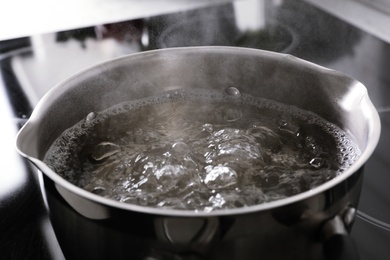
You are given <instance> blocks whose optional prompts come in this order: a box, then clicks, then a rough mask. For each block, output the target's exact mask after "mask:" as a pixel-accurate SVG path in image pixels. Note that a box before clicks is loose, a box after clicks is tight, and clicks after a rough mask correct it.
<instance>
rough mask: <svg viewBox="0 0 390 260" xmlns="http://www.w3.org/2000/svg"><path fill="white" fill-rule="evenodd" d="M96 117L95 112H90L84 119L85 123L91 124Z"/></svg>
mask: <svg viewBox="0 0 390 260" xmlns="http://www.w3.org/2000/svg"><path fill="white" fill-rule="evenodd" d="M96 116H97V113H95V112H91V113H89V114H88V115H87V117H86V118H85V121H86V122H91V121H92V120H94V119H95V118H96Z"/></svg>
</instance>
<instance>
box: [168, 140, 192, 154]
mask: <svg viewBox="0 0 390 260" xmlns="http://www.w3.org/2000/svg"><path fill="white" fill-rule="evenodd" d="M189 152H190V148H189V147H188V145H187V144H186V143H184V142H176V143H174V144H173V145H172V150H171V154H172V155H173V156H175V157H176V158H182V157H184V156H185V155H187V154H188V153H189Z"/></svg>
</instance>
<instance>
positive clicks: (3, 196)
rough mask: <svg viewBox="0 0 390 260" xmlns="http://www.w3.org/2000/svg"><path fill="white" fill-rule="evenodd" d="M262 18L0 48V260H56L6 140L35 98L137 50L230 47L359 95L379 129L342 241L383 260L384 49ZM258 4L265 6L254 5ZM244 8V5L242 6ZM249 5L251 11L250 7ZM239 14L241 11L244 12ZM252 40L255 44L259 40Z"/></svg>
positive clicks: (323, 29) (319, 24) (339, 30)
mask: <svg viewBox="0 0 390 260" xmlns="http://www.w3.org/2000/svg"><path fill="white" fill-rule="evenodd" d="M260 2H261V3H262V5H261V6H260V7H261V10H263V12H261V13H257V14H256V13H255V14H253V15H254V17H256V15H261V16H262V17H263V18H262V19H260V20H259V19H258V20H256V19H254V21H252V22H251V23H249V24H245V23H243V24H241V25H240V28H241V30H242V31H244V30H245V28H251V29H252V30H254V31H255V32H256V33H255V34H254V36H253V35H250V34H244V33H243V32H242V31H240V30H237V29H236V27H234V26H233V25H232V24H231V21H232V19H233V17H234V18H235V23H236V24H237V23H240V22H242V21H240V17H239V14H238V13H237V9H234V8H233V4H222V5H215V6H212V7H206V8H202V9H198V10H191V11H186V12H185V11H183V12H180V13H173V14H169V15H161V16H155V17H149V18H147V19H146V18H145V19H139V20H133V21H127V22H123V23H117V24H109V25H97V26H95V27H89V28H82V29H79V30H72V31H66V32H57V33H52V34H45V35H37V36H33V37H29V38H23V39H16V40H10V41H4V42H0V69H1V71H0V79H1V84H2V86H1V92H0V94H1V99H2V100H0V101H1V102H0V103H1V104H2V107H1V109H0V111H1V112H0V113H1V114H0V115H1V119H2V121H4V128H3V129H6V130H7V131H5V132H4V133H5V134H2V135H1V137H0V138H1V139H2V142H1V143H2V145H1V147H0V149H1V152H2V156H1V158H2V163H4V165H6V166H7V167H3V170H2V171H1V173H0V234H1V235H0V252H1V258H2V259H64V255H63V253H62V250H61V248H60V246H59V243H58V241H57V238H56V236H55V234H54V231H53V228H52V226H51V222H50V219H49V215H48V212H47V209H46V207H45V203H44V201H43V200H42V196H41V191H40V183H41V182H40V178H42V176H40V175H39V174H37V173H36V170H35V168H33V167H32V166H31V165H30V164H29V163H27V162H26V161H25V160H24V159H22V158H21V157H20V156H19V155H18V154H16V151H15V147H14V139H15V135H16V132H17V130H18V128H19V127H20V126H21V125H22V124H23V121H24V120H25V119H26V118H28V117H29V115H30V114H31V112H32V110H33V108H34V107H35V106H36V104H37V102H38V101H39V99H40V98H41V97H42V96H43V95H44V94H45V93H46V92H47V91H48V90H49V89H50V88H51V87H53V86H54V85H55V84H56V83H58V82H59V81H61V80H63V79H65V78H66V77H68V76H70V75H72V74H73V73H76V72H77V71H79V70H81V69H83V68H85V67H88V66H91V65H93V64H95V63H98V62H102V61H104V60H107V59H111V58H114V57H118V56H120V55H125V54H131V53H135V52H139V51H145V50H151V49H158V48H167V47H176V46H190V45H230V46H244V47H252V48H259V49H267V50H271V51H278V52H284V53H289V54H292V55H295V56H297V57H300V58H303V59H306V60H309V61H312V62H315V63H318V64H320V65H323V66H325V67H328V68H331V69H336V70H339V71H341V72H344V73H346V74H348V75H350V76H352V77H354V78H356V79H357V80H359V81H361V82H362V83H363V84H364V85H365V86H366V87H367V89H368V93H369V95H370V97H371V99H372V102H373V103H374V105H375V106H376V108H377V110H378V112H379V115H380V118H381V123H382V133H381V139H380V141H379V145H378V147H377V149H376V151H375V152H374V154H373V156H372V157H371V158H370V159H369V161H368V162H367V164H366V167H365V176H364V184H363V190H362V194H361V199H360V204H359V208H358V214H357V217H356V220H355V223H354V226H353V228H352V232H351V236H352V238H353V239H354V240H355V243H356V245H357V248H358V250H359V253H360V255H361V259H363V260H371V259H390V248H389V247H388V244H389V242H390V207H389V205H390V189H389V188H388V187H389V184H390V174H389V173H388V169H389V168H390V165H389V162H390V153H389V151H388V149H389V148H388V147H389V145H390V98H389V97H390V74H389V73H388V72H387V70H388V67H389V65H390V45H389V44H387V43H385V42H383V41H381V40H379V39H378V38H376V37H374V36H372V35H370V34H368V33H366V32H364V31H361V30H359V29H357V28H355V27H353V26H351V25H349V24H347V23H346V22H343V21H342V20H340V19H337V18H334V17H333V16H331V15H329V14H327V13H325V12H323V11H321V10H319V9H317V8H315V7H313V6H310V5H309V4H307V3H304V2H299V1H294V2H293V3H292V1H285V2H283V1H265V2H263V1H259V3H260ZM264 3H265V4H264ZM252 4H253V2H252ZM260 7H259V5H256V8H260ZM247 10H248V9H247ZM259 37H262V38H261V39H262V40H261V41H259Z"/></svg>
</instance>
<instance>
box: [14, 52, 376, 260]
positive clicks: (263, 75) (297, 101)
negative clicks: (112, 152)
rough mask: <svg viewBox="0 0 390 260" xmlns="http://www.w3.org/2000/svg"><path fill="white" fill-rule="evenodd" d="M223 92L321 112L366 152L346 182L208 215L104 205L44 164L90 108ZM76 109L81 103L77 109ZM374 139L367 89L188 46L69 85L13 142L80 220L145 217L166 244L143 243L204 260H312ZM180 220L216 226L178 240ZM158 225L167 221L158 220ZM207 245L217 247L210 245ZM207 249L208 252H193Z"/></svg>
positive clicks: (277, 58)
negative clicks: (174, 93)
mask: <svg viewBox="0 0 390 260" xmlns="http://www.w3.org/2000/svg"><path fill="white" fill-rule="evenodd" d="M146 75H147V76H146ZM228 86H235V87H237V88H238V89H239V90H240V92H241V93H245V94H250V95H253V96H259V97H264V98H268V99H272V100H275V101H278V102H281V103H286V104H289V105H294V106H297V107H299V108H301V109H305V110H310V111H312V112H314V113H317V114H318V115H320V116H322V117H323V118H325V119H327V120H328V121H330V122H332V123H334V124H337V125H338V126H339V127H341V128H343V129H345V130H346V131H347V132H349V133H350V134H351V135H352V136H353V138H354V139H355V140H356V142H357V144H358V145H359V147H360V149H361V150H362V156H361V158H360V159H359V160H358V161H357V162H356V163H355V164H354V165H353V166H352V167H351V168H350V169H349V170H347V171H346V172H344V173H343V174H342V175H340V176H338V177H336V178H335V179H333V180H331V181H329V182H327V183H325V184H323V185H321V186H319V187H317V188H315V189H313V190H311V191H308V192H304V193H302V194H299V195H296V196H292V197H290V198H287V199H282V200H279V201H275V202H271V203H266V204H263V205H257V206H251V207H246V208H239V209H231V210H225V211H215V212H211V213H205V212H200V213H195V212H191V211H180V210H169V209H156V208H147V207H140V206H135V205H129V204H123V203H120V202H116V201H112V200H109V199H106V198H102V197H100V196H98V195H95V194H92V193H89V192H87V191H85V190H82V189H80V188H78V187H76V186H74V185H72V184H70V183H68V182H66V181H65V180H64V179H62V178H61V177H59V176H58V175H57V174H56V173H54V172H53V171H52V170H51V169H50V168H49V167H47V166H46V165H45V164H44V163H43V162H42V161H41V160H42V158H43V156H44V154H45V152H46V151H47V149H48V148H49V146H50V144H51V143H52V142H53V141H54V140H55V139H56V137H57V136H58V135H59V134H60V133H61V132H62V131H63V130H64V129H66V128H68V127H70V126H72V125H73V124H75V123H76V122H78V121H79V120H81V119H82V118H83V117H84V116H85V115H87V114H88V113H89V112H91V111H100V110H103V109H105V108H107V107H110V106H112V105H114V104H117V103H119V102H122V101H126V100H132V99H139V98H142V97H147V96H151V95H155V94H158V93H162V92H164V91H165V90H172V89H179V88H190V89H192V90H194V89H199V90H202V89H204V90H207V89H208V88H212V89H213V90H215V91H221V92H224V91H225V90H226V88H227V87H228ZM75 103H77V104H79V105H78V106H77V107H75V106H74V104H75ZM379 134H380V122H379V117H378V114H377V112H376V110H375V108H374V107H373V105H372V103H371V101H370V99H369V97H368V95H367V91H366V88H365V87H364V86H363V85H362V84H361V83H359V82H358V81H356V80H354V79H352V78H350V77H348V76H346V75H344V74H342V73H340V72H336V71H333V70H329V69H326V68H324V67H321V66H318V65H316V64H313V63H310V62H307V61H304V60H301V59H298V58H296V57H293V56H291V55H285V54H280V53H274V52H269V51H261V50H254V49H248V48H235V47H194V48H173V49H165V50H157V51H150V52H143V53H140V54H133V55H129V56H124V57H120V58H118V59H114V60H111V61H108V62H105V63H102V64H99V65H96V66H94V67H92V68H90V69H87V70H84V71H82V72H80V73H78V74H76V75H75V76H73V77H71V78H69V79H67V80H66V81H64V82H62V83H60V84H59V85H57V86H56V87H54V88H53V89H52V90H51V91H50V92H49V93H48V94H46V95H45V96H44V98H43V99H42V100H41V102H40V103H39V104H38V105H37V107H36V108H35V110H34V112H33V114H32V115H31V117H30V119H29V121H28V122H27V123H26V125H25V126H24V127H23V128H22V130H21V131H20V133H19V135H18V137H17V147H18V149H19V152H20V153H21V154H22V155H24V156H26V157H27V158H28V159H29V160H31V161H32V162H33V163H34V164H35V165H36V166H37V167H38V168H39V169H40V170H41V171H42V172H43V173H44V174H45V175H46V176H48V177H49V178H50V179H51V180H52V181H54V182H55V186H57V189H56V190H57V191H58V192H59V193H60V194H61V195H62V197H63V198H64V199H65V200H66V201H67V202H68V203H69V204H70V205H71V206H72V207H73V208H74V209H75V210H76V211H78V212H79V213H80V214H82V215H84V216H85V217H87V218H90V219H96V220H99V219H100V220H102V221H104V220H106V221H110V220H112V219H115V217H116V216H118V215H121V214H130V215H131V218H132V220H133V221H134V223H138V221H140V220H141V219H144V218H145V217H146V216H147V219H149V220H145V219H144V220H143V221H144V222H145V221H146V224H145V225H143V226H142V228H144V227H147V228H148V229H150V228H151V229H152V234H154V233H156V232H157V231H155V230H154V231H153V226H155V225H156V223H163V227H158V225H157V228H158V229H159V230H161V228H162V230H164V232H165V235H166V237H167V238H168V242H167V241H166V240H164V241H161V240H160V239H157V240H156V238H153V239H152V238H148V239H147V241H146V242H145V243H146V244H148V245H152V244H154V243H157V245H158V246H167V244H168V245H169V247H168V248H169V250H170V251H171V250H173V251H174V252H176V250H179V251H178V252H179V253H182V252H191V253H194V252H195V253H197V254H201V255H203V256H204V257H209V256H210V255H212V256H211V257H212V258H210V259H226V255H225V254H233V251H232V250H234V252H236V253H235V254H237V256H235V257H234V258H229V259H243V258H242V257H243V256H244V259H257V258H258V257H260V256H261V255H264V254H266V255H267V256H268V257H270V258H271V259H272V257H282V256H283V255H286V254H288V255H289V256H291V258H292V259H305V258H306V259H310V255H311V254H312V253H313V252H311V251H310V250H307V248H311V247H309V246H308V245H309V244H311V245H312V244H313V243H314V244H315V243H316V239H315V236H316V233H317V232H318V228H319V226H320V225H321V223H322V222H323V221H324V220H326V219H328V218H329V217H331V216H332V215H334V214H336V213H337V212H339V211H340V210H341V209H343V208H345V207H346V206H347V205H352V206H353V207H357V203H358V199H359V194H360V188H361V184H362V167H363V165H364V163H365V162H366V161H367V160H368V158H369V157H370V155H371V154H372V152H373V150H374V149H375V147H376V144H377V142H378V139H379ZM308 212H309V214H308ZM310 216H314V217H310ZM178 217H179V219H181V221H185V222H186V221H187V222H188V224H184V226H186V225H190V224H191V223H192V222H193V221H194V218H195V219H196V220H198V219H203V218H211V219H214V220H212V221H211V222H210V221H208V222H207V223H214V224H213V225H211V224H210V225H211V227H213V228H212V229H211V230H209V229H207V228H206V231H204V232H205V233H202V232H201V234H200V235H199V234H195V235H193V236H198V235H199V236H200V237H204V239H205V241H208V242H207V243H206V242H204V241H202V240H200V241H196V240H195V242H194V241H191V242H189V243H188V242H186V243H182V241H180V240H179V241H176V240H175V239H173V237H177V236H179V237H180V235H179V234H176V233H175V232H177V231H175V229H172V228H170V227H169V226H171V225H168V224H167V223H171V222H172V221H173V222H175V218H178ZM158 218H163V221H162V222H159V221H157V222H156V219H158ZM229 221H232V223H233V224H231V225H230V226H229V227H228V228H227V229H226V224H223V223H226V222H229ZM185 222H184V223H185ZM221 223H222V224H221ZM173 226H175V225H173ZM220 227H224V229H226V230H224V232H223V233H224V235H223V236H222V237H220V236H218V237H217V238H218V239H217V238H214V237H215V236H217V234H219V233H220ZM207 234H209V235H207ZM210 236H211V238H210ZM190 237H191V236H190ZM282 237H283V238H284V239H286V241H288V243H286V244H285V245H283V248H284V249H285V250H280V248H278V249H276V248H270V243H271V244H272V245H279V244H280V243H279V242H278V239H280V238H282ZM150 239H152V240H151V241H149V240H150ZM187 240H188V239H187ZM211 241H212V242H211ZM214 241H216V242H214ZM259 241H261V242H260V243H259ZM209 243H211V244H214V243H216V245H215V246H208V245H209ZM204 244H206V245H207V246H206V247H205V248H207V250H206V249H204V250H200V251H196V250H195V248H200V245H204ZM237 246H239V247H240V248H237ZM305 248H306V249H305ZM314 248H315V247H314ZM298 249H300V250H299V251H298ZM237 252H240V253H237ZM300 252H304V255H302V253H300ZM317 253H318V252H317ZM246 254H248V255H246ZM224 257H225V258H224ZM276 259H277V258H276Z"/></svg>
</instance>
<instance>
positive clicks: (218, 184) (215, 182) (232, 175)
mask: <svg viewBox="0 0 390 260" xmlns="http://www.w3.org/2000/svg"><path fill="white" fill-rule="evenodd" d="M205 170H206V175H205V178H204V183H205V184H206V186H207V188H209V189H211V190H217V189H223V188H228V187H232V186H236V185H237V178H238V176H237V173H236V171H234V170H233V169H231V168H230V167H228V166H224V165H217V166H212V165H208V166H206V167H205Z"/></svg>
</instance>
